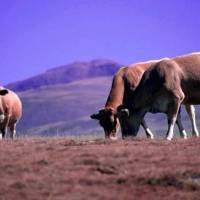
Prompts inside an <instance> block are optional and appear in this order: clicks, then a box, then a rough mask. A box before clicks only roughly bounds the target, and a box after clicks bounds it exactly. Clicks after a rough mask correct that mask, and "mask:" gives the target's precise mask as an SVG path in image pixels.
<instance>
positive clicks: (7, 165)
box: [0, 137, 200, 200]
mask: <svg viewBox="0 0 200 200" xmlns="http://www.w3.org/2000/svg"><path fill="white" fill-rule="evenodd" d="M199 145H200V139H198V138H190V139H188V140H183V139H175V140H173V141H171V142H168V141H164V140H147V139H142V138H140V139H128V140H118V141H107V140H104V139H95V140H94V139H92V140H90V139H87V138H84V139H75V138H73V139H72V138H68V137H54V138H30V137H28V138H26V139H22V138H20V139H16V140H14V141H12V140H5V141H0V152H1V154H0V157H1V162H0V176H1V179H0V187H1V191H0V199H9V200H12V199H13V200H14V199H15V200H16V199H20V200H23V199H26V200H29V199H30V200H32V199H37V200H40V199H78V200H79V199H82V200H87V199H97V200H98V199H99V200H100V199H120V200H121V199H127V200H129V199H130V200H132V199H133V197H134V199H142V200H147V199H148V200H149V199H156V200H159V199H162V200H163V199H164V200H169V199H170V200H177V199H183V200H186V199H192V200H197V199H199V194H200V168H199V166H200V157H199Z"/></svg>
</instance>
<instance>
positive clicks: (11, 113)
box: [0, 87, 22, 139]
mask: <svg viewBox="0 0 200 200" xmlns="http://www.w3.org/2000/svg"><path fill="white" fill-rule="evenodd" d="M21 115H22V104H21V101H20V99H19V97H18V96H17V94H15V93H14V92H13V91H11V90H7V89H4V88H2V87H1V88H0V131H1V133H2V137H3V138H5V136H6V132H7V129H8V128H9V129H10V136H11V138H12V139H14V137H15V133H16V124H17V122H18V121H19V119H20V118H21Z"/></svg>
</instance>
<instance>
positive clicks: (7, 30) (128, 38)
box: [0, 0, 200, 84]
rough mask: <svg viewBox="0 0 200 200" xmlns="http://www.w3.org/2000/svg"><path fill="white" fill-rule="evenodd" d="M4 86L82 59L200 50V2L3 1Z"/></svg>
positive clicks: (134, 58) (127, 59) (129, 59)
mask: <svg viewBox="0 0 200 200" xmlns="http://www.w3.org/2000/svg"><path fill="white" fill-rule="evenodd" d="M0 11H1V12H0V69H1V79H0V83H1V84H6V83H9V82H12V81H16V80H21V79H24V78H28V77H30V76H33V75H36V74H38V73H41V72H43V71H45V70H47V69H49V68H52V67H54V66H59V65H62V64H67V63H70V62H73V61H75V60H76V61H77V60H80V61H81V60H86V61H87V60H90V59H94V58H109V59H114V60H115V61H118V62H120V63H125V64H128V63H133V62H138V61H144V60H149V59H158V58H161V57H167V56H168V57H171V56H176V55H181V54H185V53H189V52H193V51H199V50H200V1H198V0H166V1H164V0H0Z"/></svg>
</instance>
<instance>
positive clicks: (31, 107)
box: [18, 77, 112, 136]
mask: <svg viewBox="0 0 200 200" xmlns="http://www.w3.org/2000/svg"><path fill="white" fill-rule="evenodd" d="M111 81H112V77H101V78H94V79H85V80H81V81H76V82H73V83H68V84H57V85H51V86H43V87H40V88H37V89H31V90H27V91H23V92H19V93H18V94H19V96H20V98H21V99H22V103H23V108H24V109H23V110H24V111H23V117H22V119H21V121H20V123H19V124H18V132H20V133H21V134H23V135H24V134H25V135H45V136H46V135H81V134H86V135H89V134H102V133H103V132H102V129H101V127H100V126H99V125H98V123H97V122H96V121H94V120H91V119H90V117H89V116H90V114H91V113H92V112H95V111H96V110H98V109H99V108H101V107H103V106H104V104H105V101H106V98H107V95H108V92H109V89H110V85H111Z"/></svg>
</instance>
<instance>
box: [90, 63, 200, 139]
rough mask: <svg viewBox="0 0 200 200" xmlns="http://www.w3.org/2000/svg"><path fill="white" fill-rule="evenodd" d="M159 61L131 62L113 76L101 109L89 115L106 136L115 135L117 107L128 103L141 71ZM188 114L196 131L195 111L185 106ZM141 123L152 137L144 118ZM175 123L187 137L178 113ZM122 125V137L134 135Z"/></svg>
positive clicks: (112, 137) (117, 121) (182, 134)
mask: <svg viewBox="0 0 200 200" xmlns="http://www.w3.org/2000/svg"><path fill="white" fill-rule="evenodd" d="M157 62H159V61H158V60H153V61H148V62H142V63H137V64H131V65H128V66H127V67H122V68H120V69H119V70H118V72H117V73H116V74H115V76H114V77H113V81H112V87H111V90H110V94H109V96H108V98H107V102H106V104H105V107H104V108H103V109H101V110H100V111H99V112H98V113H97V114H93V115H91V118H92V119H97V120H99V123H100V125H101V126H102V127H103V129H104V132H105V137H106V138H111V139H115V138H116V137H117V135H116V132H117V129H118V127H119V120H118V117H117V107H118V106H119V105H121V104H123V105H127V104H129V101H130V97H132V94H133V93H134V91H135V89H136V88H137V86H138V84H139V82H140V80H141V78H142V75H143V73H144V72H145V71H146V70H147V69H148V68H150V66H151V65H154V64H156V63H157ZM186 108H187V111H188V113H189V115H190V116H191V117H192V122H193V123H192V125H193V130H194V131H195V132H198V130H197V128H196V123H195V115H194V114H195V113H194V110H193V107H192V106H190V105H187V106H186ZM140 123H141V125H142V126H143V128H144V129H145V132H146V135H147V137H150V138H153V134H152V133H151V131H150V129H149V128H148V127H147V125H146V122H145V120H144V119H142V120H141V122H140ZM177 125H178V127H179V130H180V133H181V136H183V137H187V136H186V132H185V130H184V128H183V126H182V124H181V120H180V115H179V117H178V118H177ZM121 127H122V137H127V136H134V135H135V134H133V133H134V132H127V131H125V130H124V129H123V127H124V126H121Z"/></svg>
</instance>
